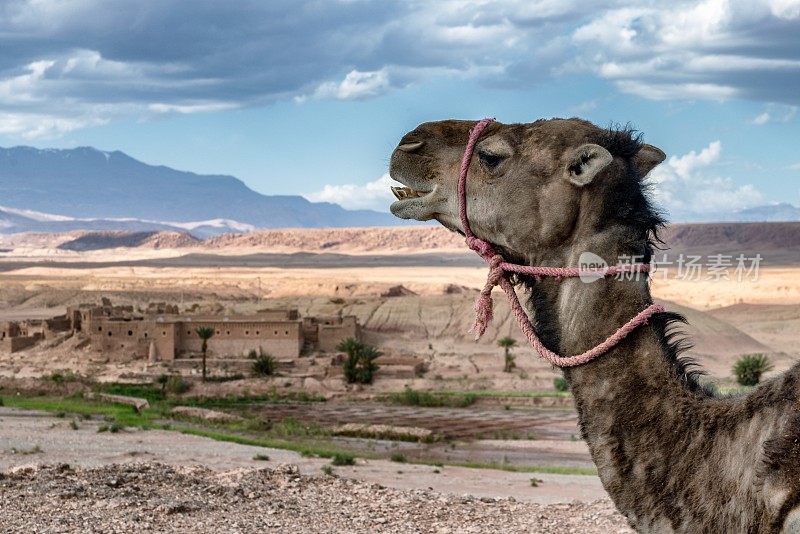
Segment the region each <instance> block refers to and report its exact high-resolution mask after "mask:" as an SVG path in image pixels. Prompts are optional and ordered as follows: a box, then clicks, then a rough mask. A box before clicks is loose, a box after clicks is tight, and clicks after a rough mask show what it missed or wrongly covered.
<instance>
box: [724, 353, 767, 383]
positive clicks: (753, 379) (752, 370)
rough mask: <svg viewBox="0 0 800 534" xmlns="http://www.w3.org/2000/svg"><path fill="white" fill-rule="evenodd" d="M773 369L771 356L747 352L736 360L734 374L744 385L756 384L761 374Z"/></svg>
mask: <svg viewBox="0 0 800 534" xmlns="http://www.w3.org/2000/svg"><path fill="white" fill-rule="evenodd" d="M770 369H772V364H770V363H769V358H767V357H766V356H765V355H763V354H747V355H745V356H742V357H741V358H739V359H738V360H737V361H736V364H735V365H734V366H733V374H734V375H735V376H736V381H737V382H738V383H739V384H740V385H742V386H755V385H756V384H758V381H759V380H761V375H762V374H764V373H766V372H767V371H769V370H770Z"/></svg>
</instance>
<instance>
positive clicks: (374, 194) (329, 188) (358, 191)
mask: <svg viewBox="0 0 800 534" xmlns="http://www.w3.org/2000/svg"><path fill="white" fill-rule="evenodd" d="M392 185H397V182H395V181H394V180H392V179H391V178H390V177H389V175H388V174H384V175H383V176H381V177H380V178H378V179H377V180H375V181H372V182H368V183H366V184H364V185H357V184H344V185H326V186H325V187H323V188H322V189H321V190H320V191H317V192H315V193H309V194H306V195H304V196H305V197H306V198H307V199H308V200H310V201H311V202H333V203H335V204H339V205H340V206H342V207H343V208H346V209H349V210H358V209H369V210H377V211H389V204H391V203H392V202H393V201H394V195H392V192H391V189H389V188H390V187H391V186H392Z"/></svg>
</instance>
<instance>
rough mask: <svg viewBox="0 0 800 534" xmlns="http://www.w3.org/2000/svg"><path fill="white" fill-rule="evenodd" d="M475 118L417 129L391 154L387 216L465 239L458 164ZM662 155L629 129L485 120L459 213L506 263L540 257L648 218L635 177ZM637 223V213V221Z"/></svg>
mask: <svg viewBox="0 0 800 534" xmlns="http://www.w3.org/2000/svg"><path fill="white" fill-rule="evenodd" d="M474 125H475V122H474V121H455V120H446V121H439V122H428V123H424V124H421V125H420V126H418V127H417V128H415V129H414V130H412V131H411V132H409V133H407V134H406V135H405V136H403V138H402V139H401V141H400V144H399V145H398V146H397V148H396V149H395V151H394V153H393V154H392V158H391V165H390V175H391V177H392V178H393V179H395V180H397V181H398V182H400V183H401V184H403V185H404V186H406V187H393V188H392V191H393V192H394V195H395V196H396V197H397V201H396V202H394V203H393V204H392V205H391V211H392V213H393V214H394V215H395V216H397V217H400V218H402V219H415V220H418V221H428V220H432V219H435V220H437V221H439V222H440V223H441V224H443V225H444V226H446V227H447V228H450V229H451V230H455V231H458V232H461V233H463V228H462V227H461V222H460V220H459V217H458V197H457V184H458V174H459V166H460V163H461V158H462V155H463V153H464V149H465V147H466V144H467V139H468V137H469V131H470V129H471V128H472V127H473V126H474ZM665 157H666V156H665V155H664V153H663V152H662V151H661V150H659V149H658V148H656V147H653V146H651V145H646V144H642V143H641V142H639V139H638V137H636V136H632V135H631V131H630V130H625V129H623V130H609V129H603V128H599V127H597V126H595V125H594V124H592V123H590V122H587V121H584V120H581V119H551V120H539V121H536V122H534V123H530V124H500V123H492V124H490V125H489V126H488V127H487V128H486V130H485V131H484V133H483V135H481V138H480V139H479V140H478V142H477V144H476V145H475V150H474V152H473V156H472V162H471V163H470V167H469V172H468V174H467V188H466V191H467V215H468V219H469V223H470V227H471V228H472V231H473V232H474V233H475V235H477V236H478V237H480V238H482V239H485V240H487V241H489V242H491V243H493V244H495V245H497V246H500V247H502V249H504V250H505V251H506V253H507V254H508V255H509V256H510V257H517V258H521V259H531V258H544V257H547V256H548V254H547V252H548V251H553V250H556V249H559V248H562V247H563V245H564V243H567V242H568V241H570V240H571V239H573V238H574V237H575V233H576V232H579V231H584V232H585V231H591V232H595V233H596V232H600V231H602V230H603V229H604V227H605V226H607V225H609V224H612V223H613V222H614V221H618V222H619V221H623V220H625V219H626V218H629V219H630V218H633V219H636V218H637V215H636V212H637V211H642V210H644V211H646V212H648V213H650V214H652V213H653V212H652V210H651V209H650V207H649V203H648V201H647V198H646V196H645V195H644V192H643V186H642V183H641V179H642V178H643V177H644V176H645V175H646V174H647V173H648V172H649V171H650V170H651V169H652V168H653V167H655V166H656V165H658V164H659V163H661V162H662V161H663V160H664V158H665ZM639 218H640V219H641V217H639Z"/></svg>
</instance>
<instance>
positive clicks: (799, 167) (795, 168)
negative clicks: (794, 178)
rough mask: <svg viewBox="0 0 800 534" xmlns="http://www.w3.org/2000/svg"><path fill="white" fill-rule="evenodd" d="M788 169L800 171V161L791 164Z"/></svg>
mask: <svg viewBox="0 0 800 534" xmlns="http://www.w3.org/2000/svg"><path fill="white" fill-rule="evenodd" d="M788 169H789V170H792V171H800V163H795V164H794V165H789V167H788Z"/></svg>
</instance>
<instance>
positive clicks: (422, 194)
mask: <svg viewBox="0 0 800 534" xmlns="http://www.w3.org/2000/svg"><path fill="white" fill-rule="evenodd" d="M391 189H392V194H393V195H394V197H395V198H396V199H397V200H396V201H395V202H393V203H392V205H391V206H389V211H391V212H392V214H393V215H394V216H395V217H399V218H401V219H415V220H418V221H427V220H430V219H432V218H433V216H434V211H435V210H434V205H435V204H436V203H437V200H438V195H437V194H436V190H437V188H436V187H434V188H433V189H432V190H431V191H419V190H417V189H414V188H413V187H407V186H404V187H396V186H392V187H391Z"/></svg>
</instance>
